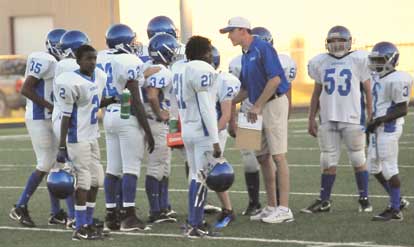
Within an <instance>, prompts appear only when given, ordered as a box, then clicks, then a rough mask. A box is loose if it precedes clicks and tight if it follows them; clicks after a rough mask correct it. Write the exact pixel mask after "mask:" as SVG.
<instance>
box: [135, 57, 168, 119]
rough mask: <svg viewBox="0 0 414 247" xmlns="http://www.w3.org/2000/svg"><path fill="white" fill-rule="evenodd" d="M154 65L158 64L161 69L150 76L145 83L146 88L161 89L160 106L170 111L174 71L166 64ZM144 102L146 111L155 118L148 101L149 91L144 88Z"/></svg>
mask: <svg viewBox="0 0 414 247" xmlns="http://www.w3.org/2000/svg"><path fill="white" fill-rule="evenodd" d="M153 66H158V67H160V68H161V70H160V71H159V72H157V73H155V74H153V75H151V76H149V77H148V78H147V79H146V80H145V83H144V86H143V87H144V88H148V87H153V88H158V89H160V94H159V96H158V99H159V101H160V108H161V109H162V110H166V111H168V110H169V109H170V105H171V104H170V101H171V91H172V90H171V89H172V78H173V75H172V72H171V71H170V70H169V69H167V68H166V67H165V66H164V65H161V64H157V65H153ZM142 92H143V102H144V107H145V111H146V112H147V113H148V114H149V115H150V116H152V117H153V118H154V119H155V115H154V113H153V111H152V108H151V106H150V104H149V103H148V99H147V93H146V91H145V89H143V91H142Z"/></svg>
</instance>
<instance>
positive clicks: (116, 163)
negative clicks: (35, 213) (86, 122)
mask: <svg viewBox="0 0 414 247" xmlns="http://www.w3.org/2000/svg"><path fill="white" fill-rule="evenodd" d="M135 36H136V35H135V33H134V32H133V31H132V29H131V28H130V27H129V26H127V25H124V24H115V25H113V26H111V27H109V28H108V31H107V32H106V43H107V45H108V48H110V49H116V50H117V51H116V52H115V53H114V55H113V56H112V57H111V59H110V66H111V68H112V69H111V72H112V73H111V77H112V81H111V82H108V81H107V83H106V87H107V88H113V89H114V90H108V91H107V92H108V93H112V94H109V95H107V97H114V98H115V99H117V103H113V104H110V105H109V106H108V107H107V108H106V112H105V117H104V128H105V133H106V135H105V137H106V146H107V162H108V163H107V169H106V176H105V182H104V184H105V186H104V187H105V199H106V217H105V228H108V229H110V230H116V229H118V228H120V230H121V231H135V230H146V229H148V228H147V227H146V225H145V223H144V222H143V221H142V220H141V219H139V218H138V217H137V215H136V212H135V195H136V188H137V180H138V178H139V176H140V169H141V164H142V161H143V158H144V152H145V146H146V143H147V144H148V145H147V148H148V151H149V152H150V153H151V152H152V151H153V149H154V139H153V136H152V133H151V129H150V127H149V125H148V121H147V119H146V114H145V110H144V108H143V104H142V102H141V96H140V91H139V87H140V86H141V85H140V84H141V83H142V82H143V73H142V66H143V63H142V61H141V60H140V59H139V58H138V57H137V56H136V54H135ZM125 89H128V90H129V91H130V93H131V114H130V116H129V117H128V118H121V115H120V112H121V105H120V104H119V100H120V96H121V95H122V93H123V91H124V90H125ZM121 177H122V180H121V181H119V180H120V179H121ZM119 185H121V186H120V187H121V188H122V189H121V190H122V211H121V214H122V215H121V218H122V220H121V222H120V226H119V219H118V217H117V214H116V206H117V205H116V203H117V189H116V188H117V186H119Z"/></svg>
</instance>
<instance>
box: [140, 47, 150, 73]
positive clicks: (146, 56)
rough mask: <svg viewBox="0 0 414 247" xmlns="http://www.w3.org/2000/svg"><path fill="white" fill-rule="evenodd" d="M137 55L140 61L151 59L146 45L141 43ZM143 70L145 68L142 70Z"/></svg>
mask: <svg viewBox="0 0 414 247" xmlns="http://www.w3.org/2000/svg"><path fill="white" fill-rule="evenodd" d="M137 55H138V57H139V59H141V61H142V62H144V63H146V62H148V61H151V57H150V55H149V52H148V46H146V45H142V46H141V48H140V49H139V50H138V54H137ZM144 71H145V70H144Z"/></svg>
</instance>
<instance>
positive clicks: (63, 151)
mask: <svg viewBox="0 0 414 247" xmlns="http://www.w3.org/2000/svg"><path fill="white" fill-rule="evenodd" d="M68 159H69V155H68V150H67V148H66V147H59V151H58V153H57V155H56V161H57V162H59V163H66V161H67V160H68Z"/></svg>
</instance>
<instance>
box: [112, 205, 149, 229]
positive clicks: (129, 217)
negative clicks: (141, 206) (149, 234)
mask: <svg viewBox="0 0 414 247" xmlns="http://www.w3.org/2000/svg"><path fill="white" fill-rule="evenodd" d="M124 211H125V212H124V213H123V214H124V215H123V217H122V221H121V227H120V230H121V231H122V232H131V231H137V230H138V231H146V230H151V228H150V227H148V226H146V225H145V223H144V222H143V221H142V220H140V219H139V218H138V217H137V215H136V214H135V208H134V207H128V208H125V209H124Z"/></svg>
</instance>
